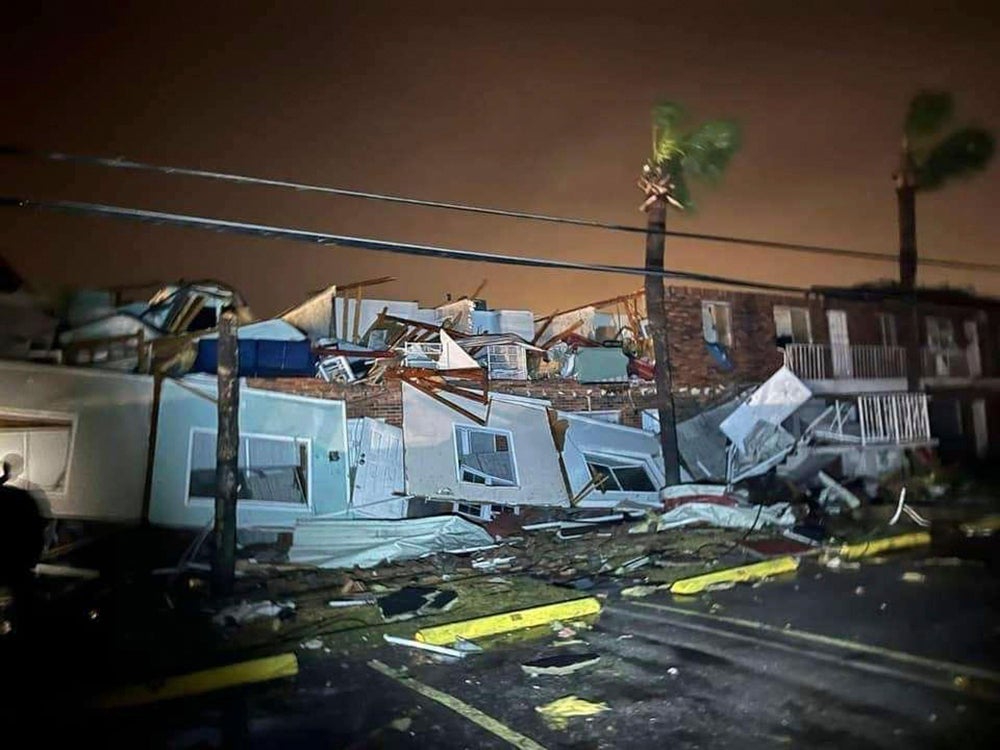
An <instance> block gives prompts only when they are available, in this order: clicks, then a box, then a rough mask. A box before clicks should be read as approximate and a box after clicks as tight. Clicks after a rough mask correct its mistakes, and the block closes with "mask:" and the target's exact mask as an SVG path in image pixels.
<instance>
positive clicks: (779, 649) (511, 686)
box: [91, 555, 1000, 750]
mask: <svg viewBox="0 0 1000 750" xmlns="http://www.w3.org/2000/svg"><path fill="white" fill-rule="evenodd" d="M907 571H911V572H913V571H919V572H922V573H924V574H925V576H926V578H925V579H924V580H923V582H922V583H908V582H904V581H902V580H901V577H902V574H903V573H904V572H907ZM817 576H818V577H817ZM998 590H1000V586H998V582H997V578H996V576H995V575H994V574H992V573H990V572H989V571H987V570H986V569H985V568H981V567H976V566H972V565H950V564H946V565H940V564H928V563H927V561H926V560H925V559H923V558H921V557H919V556H915V555H914V556H899V557H894V558H892V559H890V560H887V561H886V562H884V563H881V564H877V563H865V564H863V565H862V567H861V568H860V569H859V570H856V571H847V572H843V571H842V572H838V573H834V572H832V571H829V570H827V569H825V568H821V567H819V566H818V565H817V564H815V563H806V564H804V565H803V566H802V567H801V568H800V570H799V571H798V573H797V574H795V575H794V576H791V577H789V578H785V579H780V580H772V581H767V582H765V583H763V584H761V585H760V586H758V587H753V586H748V585H745V586H738V587H736V588H733V589H730V590H725V591H716V592H712V593H709V594H706V595H703V596H700V597H698V598H695V599H693V600H688V601H681V600H677V599H674V598H672V597H670V596H669V595H667V594H665V593H658V594H655V595H653V596H651V597H648V598H646V599H641V600H627V599H622V598H621V597H620V596H619V595H618V594H617V592H616V591H615V590H614V589H609V590H607V591H605V592H602V593H606V594H607V598H606V600H605V608H604V612H603V613H602V615H601V617H600V619H599V620H598V621H597V623H596V624H595V625H594V627H593V628H592V629H589V630H587V629H580V630H579V632H578V634H577V636H576V638H575V639H572V640H580V641H583V642H582V643H577V644H573V645H569V646H555V645H553V644H554V642H556V641H557V640H558V639H557V637H556V635H555V634H554V633H552V632H545V633H543V634H542V636H541V637H536V638H533V639H531V640H525V641H521V642H516V643H512V644H508V645H504V646H499V647H496V648H491V649H488V650H487V651H486V652H484V653H482V654H478V655H474V656H470V657H467V658H465V659H463V660H460V661H457V662H452V663H436V662H432V661H430V660H428V659H427V658H426V657H425V656H423V655H422V654H420V653H419V652H416V651H412V650H409V649H404V648H398V647H390V646H379V647H377V648H375V649H373V651H372V652H371V653H369V654H366V655H364V656H358V657H346V656H342V655H338V654H336V653H333V654H328V655H327V654H323V653H321V652H318V653H315V654H312V653H305V652H300V662H301V672H300V674H299V676H298V677H297V678H295V679H294V680H293V681H286V682H282V683H275V684H271V685H266V686H258V687H254V688H249V689H245V690H238V691H234V692H230V693H224V694H218V695H211V696H203V697H202V698H200V699H197V700H194V701H182V702H176V703H173V704H169V705H165V706H161V707H156V708H153V709H149V710H144V711H135V712H125V713H119V714H115V715H111V716H108V717H105V720H104V721H103V722H100V723H95V724H93V725H91V729H92V730H93V731H94V732H95V733H96V735H97V736H100V737H111V736H112V735H114V737H115V738H116V739H133V740H134V739H142V740H144V741H145V742H146V744H147V745H148V746H164V747H194V746H206V744H207V745H208V746H234V745H239V744H243V745H245V746H249V747H282V748H287V747H316V746H318V745H323V746H328V747H355V748H365V747H391V748H395V747H435V748H477V750H478V749H480V748H494V747H495V748H503V747H511V746H515V747H524V748H537V747H543V748H564V747H577V748H584V747H585V748H622V747H625V748H629V749H630V750H638V749H639V748H647V747H648V748H654V747H656V748H661V747H664V746H668V747H671V748H675V747H682V748H687V747H691V748H694V747H699V748H716V747H718V748H730V747H732V748H757V747H760V748H770V747H810V748H811V747H831V748H832V747H838V748H839V747H853V748H893V747H906V748H936V747H955V746H962V747H965V748H969V747H985V746H987V745H989V746H990V747H992V746H993V745H994V744H995V743H994V742H993V739H994V738H995V736H996V732H997V730H998V729H1000V675H998V674H997V673H996V672H995V671H993V670H994V669H995V668H996V666H997V664H996V655H997V638H998V636H997V630H996V628H997V622H996V617H995V614H994V613H995V612H996V611H997V609H996V604H997V594H998ZM883 603H885V605H886V606H885V607H883V606H882V604H883ZM569 652H577V653H581V652H593V653H595V654H597V655H599V656H600V660H599V661H598V662H597V663H596V664H594V665H592V666H590V667H587V668H585V669H584V670H581V671H580V672H577V673H574V674H570V675H563V676H554V675H552V676H535V677H531V676H529V675H527V674H526V673H525V672H524V671H523V670H522V668H521V664H522V663H523V662H525V661H527V660H530V659H534V658H538V657H540V656H545V655H550V654H554V653H569ZM372 658H375V659H379V660H380V661H382V662H384V663H385V664H387V665H388V666H389V667H391V668H393V669H396V668H402V667H405V668H406V673H405V674H406V675H408V676H407V677H405V678H403V679H401V680H400V679H395V678H393V677H391V676H387V675H386V674H384V673H382V672H378V671H375V670H374V669H372V668H371V667H370V666H369V664H368V662H369V660H370V659H372ZM423 688H427V689H426V690H423ZM421 691H422V692H421ZM571 694H572V695H576V696H579V697H580V698H584V699H586V700H590V701H594V702H604V703H606V704H607V706H608V709H609V710H607V711H604V712H601V713H599V714H597V715H595V716H591V717H585V718H572V719H570V720H569V721H568V723H567V725H566V726H565V728H561V729H556V728H553V727H550V726H548V725H547V724H546V723H545V721H543V718H542V716H541V715H540V714H539V713H538V712H537V711H536V707H538V706H540V705H543V704H546V703H548V702H550V701H553V700H555V699H558V698H561V697H564V696H566V695H571ZM429 696H430V697H429ZM150 740H153V741H150Z"/></svg>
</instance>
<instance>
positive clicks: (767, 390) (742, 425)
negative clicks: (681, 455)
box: [720, 367, 812, 447]
mask: <svg viewBox="0 0 1000 750" xmlns="http://www.w3.org/2000/svg"><path fill="white" fill-rule="evenodd" d="M811 396H812V391H810V390H809V389H808V388H807V387H806V385H805V383H803V382H802V381H801V380H799V379H798V378H797V377H795V375H794V374H793V373H792V371H791V370H789V369H788V368H787V367H782V368H781V369H780V370H778V371H777V372H776V373H774V375H772V376H771V377H770V378H768V379H767V380H766V381H764V383H762V384H761V386H760V387H759V388H758V389H757V390H755V391H754V392H753V395H751V396H750V398H749V399H748V400H747V401H746V403H744V404H741V405H740V407H739V408H738V409H736V411H734V412H733V413H732V414H731V415H729V416H728V417H727V418H726V419H725V420H723V422H722V424H721V425H720V429H721V430H722V431H723V432H724V433H725V434H726V437H728V438H729V439H730V440H731V441H732V442H733V443H734V444H735V445H737V446H738V447H742V446H743V442H744V441H745V440H746V438H747V437H748V436H749V435H750V432H751V431H752V430H753V429H754V428H755V426H756V424H757V422H761V421H763V422H769V423H770V424H773V425H780V424H781V423H782V422H784V421H785V420H786V419H788V417H790V416H791V415H792V414H793V413H794V412H795V411H796V410H797V409H798V408H799V407H800V406H802V405H803V404H804V403H806V402H807V401H808V400H809V399H810V397H811Z"/></svg>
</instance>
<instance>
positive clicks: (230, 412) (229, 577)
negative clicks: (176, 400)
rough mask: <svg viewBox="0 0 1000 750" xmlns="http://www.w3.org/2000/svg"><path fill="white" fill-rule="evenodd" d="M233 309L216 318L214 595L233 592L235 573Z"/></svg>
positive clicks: (237, 391)
mask: <svg viewBox="0 0 1000 750" xmlns="http://www.w3.org/2000/svg"><path fill="white" fill-rule="evenodd" d="M237 328H238V323H237V319H236V313H234V312H232V311H231V310H227V311H225V312H224V313H223V314H222V316H221V318H220V320H219V343H218V365H217V367H216V372H217V375H218V383H219V400H218V407H219V424H218V430H217V432H216V447H215V560H214V561H213V563H212V584H213V588H214V593H215V594H216V595H217V596H228V595H230V594H231V593H232V592H233V579H234V578H235V575H236V495H237V491H238V489H239V474H238V457H239V450H240V424H239V413H240V381H239V354H240V352H239V340H238V338H237Z"/></svg>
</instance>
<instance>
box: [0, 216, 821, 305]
mask: <svg viewBox="0 0 1000 750" xmlns="http://www.w3.org/2000/svg"><path fill="white" fill-rule="evenodd" d="M0 206H4V207H8V208H10V207H20V208H33V209H40V210H45V211H58V212H63V213H70V214H83V215H89V216H108V217H113V218H117V219H128V220H131V221H139V222H144V223H152V224H166V225H171V226H180V227H192V228H198V229H209V230H212V231H216V232H224V233H231V234H242V235H248V236H252V237H266V238H276V239H285V240H292V241H295V242H306V243H310V244H314V245H336V246H339V247H350V248H357V249H361V250H374V251H379V252H388V253H397V254H402V255H416V256H423V257H431V258H447V259H451V260H464V261H471V262H477V263H495V264H499V265H509V266H527V267H531V268H550V269H557V270H564V271H590V272H600V273H617V274H627V275H630V276H659V277H662V278H665V279H680V280H685V281H697V282H703V283H710V284H724V285H727V286H734V287H744V288H748V289H764V290H771V291H780V292H795V293H803V292H807V291H808V290H807V289H804V288H802V287H794V286H785V285H781V284H767V283H757V282H752V281H746V280H743V279H733V278H728V277H724V276H714V275H711V274H703V273H690V272H687V271H664V270H658V269H645V268H642V267H637V266H619V265H606V264H600V263H581V262H578V261H567V260H555V259H552V258H531V257H525V256H521V255H507V254H503V253H490V252H481V251H477V250H462V249H456V248H449V247H441V246H436V245H421V244H415V243H409V242H395V241H392V240H379V239H372V238H367V237H352V236H348V235H341V234H330V233H327V232H316V231H311V230H307V229H298V228H294V227H281V226H274V225H268V224H252V223H247V222H242V221H230V220H227V219H216V218H212V217H207V216H192V215H189V214H175V213H165V212H162V211H149V210H145V209H140V208H129V207H125V206H108V205H102V204H99V203H83V202H78V201H41V200H31V199H27V198H13V197H0Z"/></svg>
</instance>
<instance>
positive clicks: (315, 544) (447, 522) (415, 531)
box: [288, 516, 493, 568]
mask: <svg viewBox="0 0 1000 750" xmlns="http://www.w3.org/2000/svg"><path fill="white" fill-rule="evenodd" d="M491 544H493V537H491V536H490V535H489V534H488V533H487V532H486V531H485V530H484V529H483V528H481V527H479V526H477V525H476V524H474V523H472V522H471V521H466V520H465V519H464V518H461V517H460V516H428V517H426V518H407V519H401V520H393V521H387V520H366V519H355V520H349V521H347V520H333V519H326V518H309V519H302V520H300V521H299V522H298V523H297V524H296V525H295V531H294V535H293V537H292V547H291V549H289V551H288V559H289V562H293V563H304V564H307V565H317V566H319V567H321V568H353V567H355V566H358V567H361V568H371V567H374V566H376V565H378V564H379V563H382V562H393V561H396V560H410V559H413V558H416V557H422V556H423V555H428V554H431V553H433V552H447V551H449V550H464V549H473V548H477V547H487V546H489V545H491Z"/></svg>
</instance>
